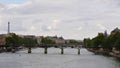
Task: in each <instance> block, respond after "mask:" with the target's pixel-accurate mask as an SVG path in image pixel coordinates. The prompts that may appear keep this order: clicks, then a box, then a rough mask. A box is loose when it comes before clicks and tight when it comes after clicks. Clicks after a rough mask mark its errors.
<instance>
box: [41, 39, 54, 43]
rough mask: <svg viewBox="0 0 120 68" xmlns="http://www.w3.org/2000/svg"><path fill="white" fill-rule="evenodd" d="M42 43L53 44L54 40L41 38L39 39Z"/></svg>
mask: <svg viewBox="0 0 120 68" xmlns="http://www.w3.org/2000/svg"><path fill="white" fill-rule="evenodd" d="M41 42H42V43H43V44H55V41H53V40H51V39H49V38H42V41H41Z"/></svg>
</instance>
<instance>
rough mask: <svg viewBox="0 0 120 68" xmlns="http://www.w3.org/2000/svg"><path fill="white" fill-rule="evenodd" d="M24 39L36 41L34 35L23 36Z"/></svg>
mask: <svg viewBox="0 0 120 68" xmlns="http://www.w3.org/2000/svg"><path fill="white" fill-rule="evenodd" d="M23 38H30V39H36V36H34V35H23Z"/></svg>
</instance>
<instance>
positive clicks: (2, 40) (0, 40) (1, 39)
mask: <svg viewBox="0 0 120 68" xmlns="http://www.w3.org/2000/svg"><path fill="white" fill-rule="evenodd" d="M7 36H8V35H7V34H0V45H5V44H6V37H7Z"/></svg>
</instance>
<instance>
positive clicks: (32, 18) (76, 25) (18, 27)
mask: <svg viewBox="0 0 120 68" xmlns="http://www.w3.org/2000/svg"><path fill="white" fill-rule="evenodd" d="M119 3H120V1H119V0H29V1H28V2H25V3H23V4H0V15H1V16H0V23H1V25H0V29H1V30H0V32H1V33H2V32H3V33H5V30H7V29H6V27H7V22H8V21H10V22H11V24H12V25H11V31H13V32H18V33H21V34H22V33H23V34H24V33H26V34H30V33H33V34H35V35H62V36H64V37H65V38H74V39H83V38H84V37H93V36H95V35H97V33H98V32H101V31H104V30H109V31H110V30H112V29H113V28H115V27H120V26H119V25H120V23H119V22H120V20H119V19H120V5H119ZM101 22H102V23H101Z"/></svg>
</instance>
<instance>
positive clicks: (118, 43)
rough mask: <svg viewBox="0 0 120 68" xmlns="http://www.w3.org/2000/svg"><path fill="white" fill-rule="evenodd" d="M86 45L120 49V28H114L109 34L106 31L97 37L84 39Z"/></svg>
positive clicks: (109, 49) (105, 48)
mask: <svg viewBox="0 0 120 68" xmlns="http://www.w3.org/2000/svg"><path fill="white" fill-rule="evenodd" d="M84 45H85V46H86V47H95V48H99V47H102V48H103V49H104V50H108V51H111V50H112V48H115V49H116V50H119V51H120V30H119V29H117V30H116V29H114V30H113V31H112V32H111V34H110V35H109V36H106V35H105V34H104V33H99V34H98V35H97V36H96V37H94V38H92V39H90V38H85V39H84Z"/></svg>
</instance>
